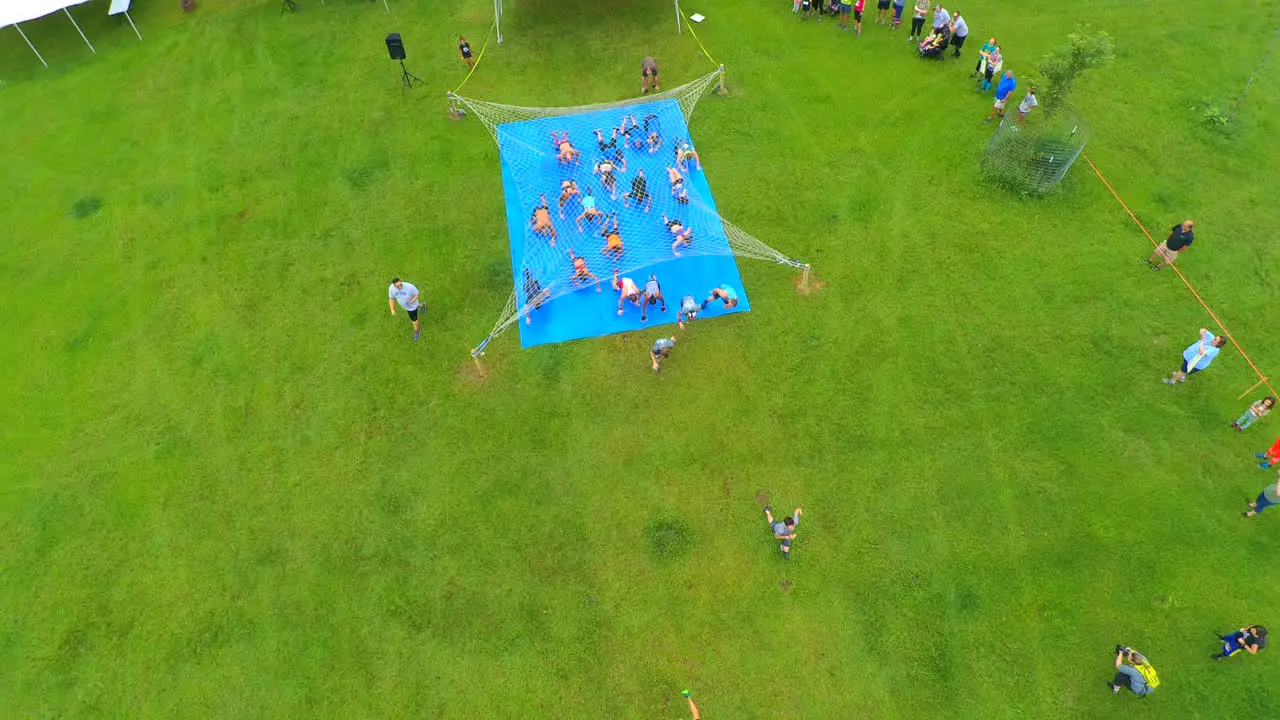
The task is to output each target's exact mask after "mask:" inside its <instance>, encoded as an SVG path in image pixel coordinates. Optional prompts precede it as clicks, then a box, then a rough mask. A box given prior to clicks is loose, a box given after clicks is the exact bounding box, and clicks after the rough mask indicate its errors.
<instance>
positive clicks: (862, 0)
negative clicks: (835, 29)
mask: <svg viewBox="0 0 1280 720" xmlns="http://www.w3.org/2000/svg"><path fill="white" fill-rule="evenodd" d="M866 7H867V0H853V29H854V31H855V32H856V33H857V34H858V36H859V37H861V36H862V11H863V9H864V8H866Z"/></svg>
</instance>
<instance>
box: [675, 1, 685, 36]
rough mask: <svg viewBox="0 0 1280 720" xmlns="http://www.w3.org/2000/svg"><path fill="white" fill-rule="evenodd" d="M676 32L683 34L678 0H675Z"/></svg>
mask: <svg viewBox="0 0 1280 720" xmlns="http://www.w3.org/2000/svg"><path fill="white" fill-rule="evenodd" d="M676 33H677V34H679V35H683V34H684V28H682V27H681V26H680V0H676Z"/></svg>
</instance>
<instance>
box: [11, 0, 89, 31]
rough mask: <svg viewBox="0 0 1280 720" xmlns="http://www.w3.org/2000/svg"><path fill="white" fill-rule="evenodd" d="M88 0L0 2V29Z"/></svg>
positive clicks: (13, 0) (17, 0) (20, 0)
mask: <svg viewBox="0 0 1280 720" xmlns="http://www.w3.org/2000/svg"><path fill="white" fill-rule="evenodd" d="M88 1H89V0H4V2H0V27H5V26H6V25H17V24H18V23H20V22H26V21H28V20H35V19H36V18H38V17H44V16H45V15H48V14H49V13H55V12H58V11H59V10H61V9H62V8H67V7H71V6H72V5H80V4H82V3H86V2H88Z"/></svg>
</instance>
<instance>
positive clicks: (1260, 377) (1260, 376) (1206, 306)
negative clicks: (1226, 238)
mask: <svg viewBox="0 0 1280 720" xmlns="http://www.w3.org/2000/svg"><path fill="white" fill-rule="evenodd" d="M1080 156H1081V157H1083V158H1084V161H1085V162H1087V163H1089V167H1090V168H1092V169H1093V172H1094V174H1095V175H1097V176H1098V179H1099V180H1101V181H1102V184H1103V185H1106V186H1107V190H1110V191H1111V196H1112V197H1114V198H1115V199H1116V202H1118V203H1120V207H1122V208H1124V211H1125V212H1127V213H1129V217H1130V218H1132V219H1133V222H1134V224H1135V225H1137V226H1138V228H1139V229H1140V230H1142V234H1143V235H1146V236H1147V239H1148V240H1150V241H1151V245H1152V247H1159V245H1160V243H1159V242H1157V241H1156V239H1155V238H1153V237H1151V233H1149V232H1147V228H1146V227H1144V226H1143V224H1142V221H1141V220H1138V216H1137V215H1134V214H1133V211H1132V210H1130V209H1129V206H1128V205H1126V204H1125V202H1124V200H1122V199H1120V194H1119V193H1117V192H1116V189H1115V188H1113V187H1111V183H1109V182H1107V179H1106V178H1105V177H1103V176H1102V171H1100V170H1098V166H1097V165H1094V164H1093V161H1092V160H1090V159H1089V156H1088V154H1086V153H1080ZM1168 266H1169V267H1170V268H1172V269H1173V271H1174V272H1175V273H1177V274H1178V279H1180V280H1182V284H1183V285H1186V286H1187V289H1188V290H1190V291H1191V294H1192V295H1194V296H1195V298H1196V300H1197V301H1199V303H1200V305H1201V306H1202V307H1204V310H1205V312H1207V313H1209V317H1211V318H1213V321H1214V322H1215V323H1217V324H1218V329H1220V330H1222V334H1223V335H1224V336H1225V337H1226V338H1227V339H1228V340H1230V341H1231V344H1232V345H1235V347H1236V350H1239V351H1240V357H1242V358H1244V361H1245V362H1247V363H1249V367H1251V368H1253V372H1254V373H1256V374H1257V376H1258V383H1257V385H1254V386H1253V387H1258V385H1262V384H1263V383H1266V386H1267V389H1268V390H1270V391H1271V394H1272V395H1274V396H1280V393H1277V392H1276V389H1275V388H1274V387H1272V386H1271V383H1269V382H1267V376H1266V375H1263V374H1262V371H1261V370H1259V369H1258V366H1257V365H1254V364H1253V360H1252V359H1250V358H1249V354H1248V353H1246V352H1245V351H1244V348H1243V347H1241V346H1240V343H1239V342H1237V341H1236V339H1235V337H1233V336H1232V335H1231V331H1230V330H1228V329H1227V326H1226V325H1224V324H1222V320H1221V319H1219V318H1218V315H1217V313H1215V312H1214V311H1213V308H1211V307H1209V303H1207V302H1205V301H1204V298H1202V297H1200V293H1198V292H1196V289H1195V288H1194V287H1192V285H1191V282H1190V281H1189V280H1187V276H1186V275H1183V274H1182V271H1181V270H1179V269H1178V266H1177V265H1176V264H1174V263H1168ZM1250 389H1252V388H1250ZM1247 392H1248V391H1246V393H1247Z"/></svg>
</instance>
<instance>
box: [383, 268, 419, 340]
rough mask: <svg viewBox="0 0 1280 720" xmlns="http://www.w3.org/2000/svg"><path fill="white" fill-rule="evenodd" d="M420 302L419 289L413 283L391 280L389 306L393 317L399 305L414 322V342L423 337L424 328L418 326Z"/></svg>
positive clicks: (388, 290)
mask: <svg viewBox="0 0 1280 720" xmlns="http://www.w3.org/2000/svg"><path fill="white" fill-rule="evenodd" d="M420 300H421V297H420V296H419V293H418V288H416V287H414V285H413V283H407V282H404V281H403V280H401V279H400V278H391V285H390V287H388V288H387V306H388V307H390V308H391V317H395V315H396V303H399V304H400V307H402V308H404V311H405V313H406V314H408V316H409V319H410V320H412V321H413V339H414V340H417V339H418V338H420V337H422V327H421V326H420V325H419V324H418V308H419V307H420V306H421V302H420Z"/></svg>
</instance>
